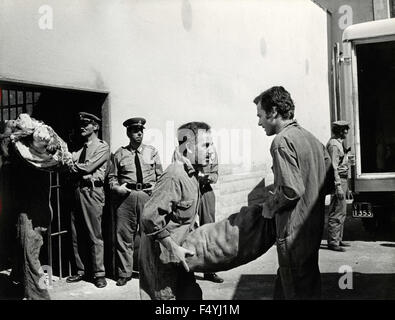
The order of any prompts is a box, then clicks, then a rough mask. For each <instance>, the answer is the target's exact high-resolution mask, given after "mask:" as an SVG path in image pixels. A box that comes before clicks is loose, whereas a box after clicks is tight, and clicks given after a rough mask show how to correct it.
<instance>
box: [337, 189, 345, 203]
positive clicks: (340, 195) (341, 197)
mask: <svg viewBox="0 0 395 320" xmlns="http://www.w3.org/2000/svg"><path fill="white" fill-rule="evenodd" d="M336 197H337V198H338V199H339V200H343V199H344V191H343V189H342V186H336Z"/></svg>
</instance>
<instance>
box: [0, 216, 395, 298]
mask: <svg viewBox="0 0 395 320" xmlns="http://www.w3.org/2000/svg"><path fill="white" fill-rule="evenodd" d="M346 226H347V228H346V231H345V240H348V241H347V242H348V243H350V244H351V247H350V248H347V251H346V252H335V251H330V250H327V248H326V241H322V245H321V249H320V260H319V265H320V270H321V275H322V298H323V299H373V300H374V299H386V300H387V299H390V300H394V299H395V239H394V236H395V233H394V232H392V233H391V234H387V235H385V234H379V235H376V236H374V237H373V236H372V235H369V234H364V231H363V228H362V224H361V220H360V219H354V218H352V217H347V221H346ZM391 230H395V228H393V227H392V228H391ZM324 234H325V233H324ZM366 239H368V240H366ZM277 267H278V263H277V253H276V247H275V246H273V247H272V248H271V249H270V250H269V251H268V252H267V253H265V254H264V255H263V256H261V257H260V258H258V259H256V260H255V261H252V262H250V263H248V264H246V265H243V266H240V267H238V268H235V269H232V270H229V271H225V272H219V273H218V275H219V276H221V277H222V278H223V279H224V280H225V281H224V283H222V284H217V283H213V282H209V281H205V280H204V279H203V275H202V274H201V273H197V274H196V278H197V281H198V283H199V285H200V286H201V288H202V290H203V299H205V300H243V299H251V300H270V299H272V295H273V289H274V281H275V276H276V271H277ZM345 271H348V273H346V274H345ZM8 274H9V272H8V271H7V270H6V271H3V272H1V273H0V299H12V296H10V295H8V296H7V295H6V294H5V292H4V290H3V295H2V294H1V291H2V290H1V288H2V287H3V289H4V288H5V286H6V283H7V281H8V283H9V279H8ZM107 282H108V285H107V287H105V288H102V289H98V288H96V287H95V286H94V285H93V284H92V283H90V282H86V281H81V282H78V283H72V284H69V283H66V282H65V279H61V280H59V279H56V278H55V281H53V287H52V288H51V289H50V290H49V292H50V295H51V298H52V299H53V300H139V292H138V289H139V288H138V287H139V286H138V279H135V278H134V279H132V280H131V281H129V282H128V283H127V284H126V285H125V286H123V287H117V286H116V285H115V281H114V280H112V279H107ZM339 283H340V285H339ZM342 287H343V289H342Z"/></svg>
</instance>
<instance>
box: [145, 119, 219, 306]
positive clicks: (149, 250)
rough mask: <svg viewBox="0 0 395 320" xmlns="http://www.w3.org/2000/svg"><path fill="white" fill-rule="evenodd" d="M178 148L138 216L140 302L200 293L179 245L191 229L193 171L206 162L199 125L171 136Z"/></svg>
mask: <svg viewBox="0 0 395 320" xmlns="http://www.w3.org/2000/svg"><path fill="white" fill-rule="evenodd" d="M177 135H178V141H179V145H180V146H179V148H178V150H176V152H175V153H174V157H173V163H172V164H171V165H169V167H168V168H167V169H166V171H165V172H164V173H163V175H162V176H161V177H160V178H159V180H158V182H157V184H156V185H155V188H154V190H153V193H152V196H151V198H150V199H149V201H148V202H147V203H146V205H145V207H144V211H143V215H142V217H141V227H142V235H141V243H140V254H139V271H140V297H141V299H155V300H167V299H173V300H174V299H177V300H181V299H188V300H192V299H202V291H201V289H200V287H199V285H198V284H197V283H196V279H195V276H194V274H193V273H192V272H188V271H189V267H188V265H187V263H186V260H185V258H186V257H187V256H188V255H193V254H194V252H192V251H190V250H187V249H185V248H183V247H181V246H180V245H181V243H182V242H183V240H185V238H186V236H187V234H188V232H189V231H191V230H193V229H194V228H196V225H197V222H198V219H199V217H198V206H199V202H200V192H199V181H198V171H197V170H198V168H200V167H202V166H203V167H204V166H207V165H208V164H209V161H210V158H211V150H212V137H211V133H210V127H209V126H208V125H207V124H206V123H204V122H189V123H187V124H184V125H182V126H181V127H180V128H179V129H178V132H177Z"/></svg>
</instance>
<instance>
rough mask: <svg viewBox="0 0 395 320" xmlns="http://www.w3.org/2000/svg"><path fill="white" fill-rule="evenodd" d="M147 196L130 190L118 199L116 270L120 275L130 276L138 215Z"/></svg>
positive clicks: (142, 192) (141, 192)
mask: <svg viewBox="0 0 395 320" xmlns="http://www.w3.org/2000/svg"><path fill="white" fill-rule="evenodd" d="M148 199H149V196H148V194H147V193H145V192H144V191H135V190H132V191H131V192H130V193H129V194H128V195H127V196H123V197H121V198H120V199H119V200H118V208H117V209H116V217H117V227H116V237H117V270H118V276H120V277H131V276H132V273H133V253H134V245H135V237H136V235H137V232H138V226H139V222H140V215H141V213H142V212H143V209H144V205H145V203H146V202H147V201H148Z"/></svg>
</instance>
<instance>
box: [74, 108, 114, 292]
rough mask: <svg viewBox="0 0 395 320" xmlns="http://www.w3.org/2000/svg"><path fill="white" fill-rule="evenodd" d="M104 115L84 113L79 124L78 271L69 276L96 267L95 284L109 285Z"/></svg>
mask: <svg viewBox="0 0 395 320" xmlns="http://www.w3.org/2000/svg"><path fill="white" fill-rule="evenodd" d="M100 122H101V120H100V118H98V117H97V116H95V115H93V114H90V113H86V112H80V113H79V125H80V134H81V138H82V140H83V141H84V145H83V147H82V148H81V149H80V150H78V151H77V152H74V153H73V162H74V165H73V166H72V168H71V170H72V174H73V176H74V180H75V203H74V208H73V210H72V213H71V234H72V241H73V250H74V257H75V263H76V267H77V274H76V275H72V276H70V277H68V278H67V279H66V281H67V282H77V281H80V280H82V279H83V277H84V275H85V273H86V268H90V267H91V268H92V272H93V275H94V284H95V285H96V287H98V288H103V287H105V286H106V285H107V282H106V279H105V270H104V261H103V259H104V256H103V253H104V246H103V236H102V229H101V218H102V214H103V207H104V200H105V199H104V189H103V186H104V179H105V172H106V168H107V161H108V159H109V156H110V148H109V146H108V144H107V143H106V142H105V141H103V140H100V139H99V138H98V131H99V125H100Z"/></svg>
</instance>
